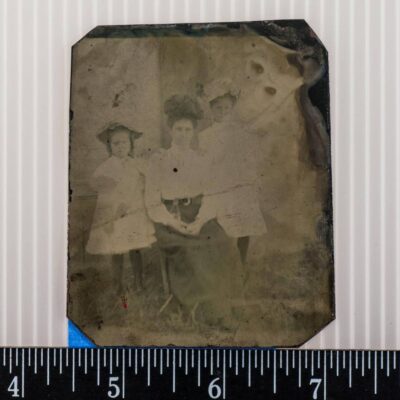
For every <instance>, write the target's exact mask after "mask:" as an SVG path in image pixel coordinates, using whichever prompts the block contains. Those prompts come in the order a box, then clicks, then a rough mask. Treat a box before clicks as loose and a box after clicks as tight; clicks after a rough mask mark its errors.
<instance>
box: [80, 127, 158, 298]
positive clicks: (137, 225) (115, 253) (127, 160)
mask: <svg viewBox="0 0 400 400" xmlns="http://www.w3.org/2000/svg"><path fill="white" fill-rule="evenodd" d="M140 136H141V133H139V132H136V131H134V130H131V129H129V128H127V127H126V126H123V125H120V124H115V123H114V124H111V125H110V126H108V127H107V128H106V129H105V130H104V131H102V132H101V133H100V134H99V135H98V136H97V137H98V139H99V140H100V141H101V142H102V143H104V145H105V146H106V147H107V150H108V152H109V155H110V156H109V158H107V160H106V161H104V162H103V163H102V164H100V165H99V167H98V168H97V169H96V170H95V172H94V174H93V178H92V181H91V185H92V187H93V188H94V189H95V190H96V191H97V194H98V197H97V204H96V210H95V213H94V217H93V222H92V228H91V231H90V236H89V240H88V243H87V245H86V250H87V252H88V253H90V254H102V255H111V256H112V268H113V271H114V279H115V289H116V291H117V293H118V294H119V295H123V290H124V288H123V274H122V273H123V256H124V254H125V253H129V258H130V261H131V264H132V267H133V272H134V277H135V289H137V290H140V289H142V287H143V283H142V268H143V261H142V254H141V252H140V250H141V249H144V248H146V247H150V246H151V245H152V244H153V243H154V242H155V241H156V239H155V236H154V232H155V231H154V226H153V223H152V222H151V220H150V219H149V217H148V215H147V212H146V208H145V205H144V174H143V171H142V170H143V167H142V164H141V161H140V160H137V159H134V158H133V147H134V140H135V139H137V138H138V137H140Z"/></svg>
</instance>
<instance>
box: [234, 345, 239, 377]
mask: <svg viewBox="0 0 400 400" xmlns="http://www.w3.org/2000/svg"><path fill="white" fill-rule="evenodd" d="M235 374H236V375H238V374H239V353H238V350H235Z"/></svg>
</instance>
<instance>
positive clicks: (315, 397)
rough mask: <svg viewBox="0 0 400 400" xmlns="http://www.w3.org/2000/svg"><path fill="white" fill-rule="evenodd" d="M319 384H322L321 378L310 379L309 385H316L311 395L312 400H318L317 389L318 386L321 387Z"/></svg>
mask: <svg viewBox="0 0 400 400" xmlns="http://www.w3.org/2000/svg"><path fill="white" fill-rule="evenodd" d="M321 382H322V379H321V378H312V379H311V380H310V385H313V384H316V385H317V386H315V389H314V393H313V396H312V398H313V399H314V400H317V399H318V389H319V387H320V385H321Z"/></svg>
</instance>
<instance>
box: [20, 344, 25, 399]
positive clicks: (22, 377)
mask: <svg viewBox="0 0 400 400" xmlns="http://www.w3.org/2000/svg"><path fill="white" fill-rule="evenodd" d="M21 368H22V370H21V381H22V383H21V385H22V386H21V397H22V398H24V397H25V350H24V349H22V366H21Z"/></svg>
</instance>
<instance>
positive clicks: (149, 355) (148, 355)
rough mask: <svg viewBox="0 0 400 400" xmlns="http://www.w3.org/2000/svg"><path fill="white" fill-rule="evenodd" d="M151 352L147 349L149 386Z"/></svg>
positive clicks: (148, 382) (148, 383) (148, 380)
mask: <svg viewBox="0 0 400 400" xmlns="http://www.w3.org/2000/svg"><path fill="white" fill-rule="evenodd" d="M150 367H151V352H150V349H147V386H150Z"/></svg>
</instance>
